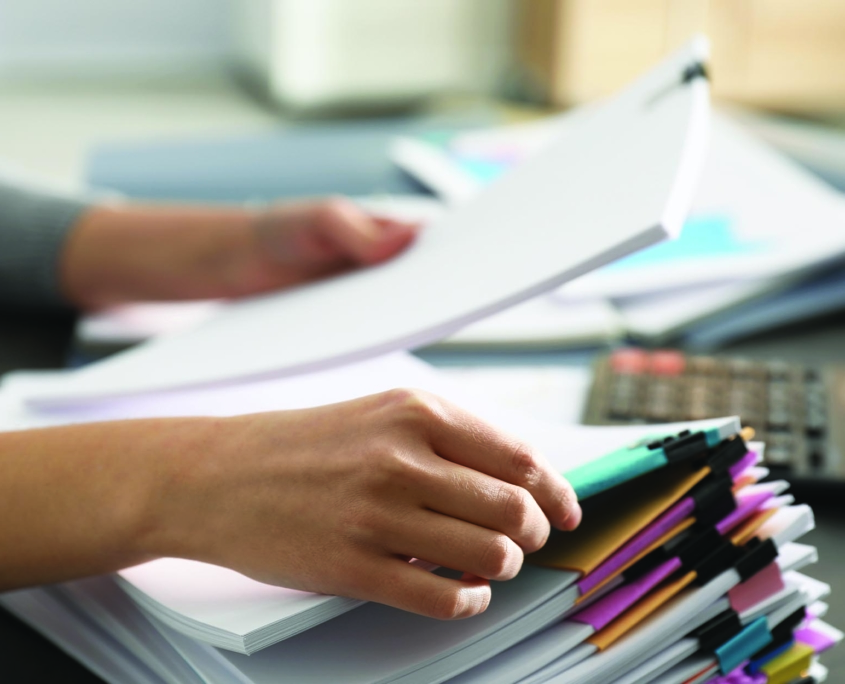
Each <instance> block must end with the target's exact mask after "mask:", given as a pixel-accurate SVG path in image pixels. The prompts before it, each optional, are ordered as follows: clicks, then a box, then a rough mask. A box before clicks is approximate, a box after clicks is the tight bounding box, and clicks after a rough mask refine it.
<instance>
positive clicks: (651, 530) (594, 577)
mask: <svg viewBox="0 0 845 684" xmlns="http://www.w3.org/2000/svg"><path fill="white" fill-rule="evenodd" d="M693 511H695V502H694V501H693V500H692V498H690V497H687V498H686V499H681V500H680V501H679V502H678V503H676V504H675V505H674V506H672V507H671V508H670V509H669V510H668V511H666V512H665V513H664V514H663V515H661V516H660V517H659V518H657V519H656V520H655V521H654V522H652V523H651V524H650V525H647V526H646V527H644V528H643V529H642V530H640V531H639V532H637V534H636V535H634V536H633V537H631V539H629V540H628V541H627V542H626V543H625V544H623V545H622V546H621V547H620V548H619V550H618V551H616V553H614V554H613V555H611V556H610V557H609V558H608V559H607V560H606V561H604V562H603V563H602V564H601V565H599V566H598V567H597V568H596V569H595V570H593V571H592V572H591V573H590V574H589V575H587V576H585V577H583V578H582V579H581V581H580V582H578V589H580V591H581V594H582V595H583V594H586V593H587V592H588V591H592V590H593V589H594V588H595V587H597V586H598V585H600V584H601V583H602V582H604V581H605V580H606V579H607V578H608V577H613V575H615V574H616V573H617V572H618V571H619V570H620V569H621V568H622V567H623V566H624V565H625V564H626V563H628V562H629V561H631V560H633V559H634V558H636V557H637V556H638V555H639V554H640V553H642V552H643V551H645V550H646V549H647V548H648V547H649V546H651V544H653V543H654V542H656V541H657V540H658V539H660V537H662V536H663V535H664V534H666V533H667V532H669V530H671V529H672V528H673V527H675V526H676V525H677V524H678V523H680V522H681V521H682V520H683V519H684V518H688V517H689V516H690V515H692V513H693Z"/></svg>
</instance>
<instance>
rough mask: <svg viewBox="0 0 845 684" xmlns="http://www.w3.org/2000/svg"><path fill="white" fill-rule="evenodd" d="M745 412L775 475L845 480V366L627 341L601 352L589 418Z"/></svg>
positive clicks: (631, 420)
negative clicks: (632, 345) (692, 351)
mask: <svg viewBox="0 0 845 684" xmlns="http://www.w3.org/2000/svg"><path fill="white" fill-rule="evenodd" d="M733 415H736V416H739V417H740V420H741V421H742V424H743V426H748V427H751V428H753V429H754V431H755V433H756V436H755V438H754V439H755V441H757V440H759V441H762V442H765V443H766V449H765V452H764V465H765V466H766V467H767V468H769V469H771V471H772V475H773V476H776V477H786V478H787V479H792V480H797V481H799V482H800V481H807V484H810V483H811V481H812V482H814V483H817V484H822V483H824V482H829V483H836V482H838V483H839V484H845V366H811V365H801V364H795V363H787V362H784V361H756V360H750V359H745V358H730V357H728V358H722V357H714V356H693V355H686V354H683V353H681V352H678V351H674V350H657V351H646V350H643V349H634V348H622V349H618V350H616V351H614V352H613V353H611V354H609V355H604V356H602V357H600V358H599V359H598V360H597V361H596V363H595V365H594V375H593V381H592V385H591V387H590V392H589V396H588V398H587V402H586V407H585V413H584V419H583V422H584V423H585V424H587V425H631V424H648V423H668V422H675V421H688V420H703V419H706V418H719V417H722V416H733Z"/></svg>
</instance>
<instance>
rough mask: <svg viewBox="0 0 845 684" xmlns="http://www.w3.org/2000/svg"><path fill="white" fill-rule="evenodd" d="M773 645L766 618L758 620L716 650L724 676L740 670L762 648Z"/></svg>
mask: <svg viewBox="0 0 845 684" xmlns="http://www.w3.org/2000/svg"><path fill="white" fill-rule="evenodd" d="M770 643H772V635H771V633H770V632H769V625H768V622H767V621H766V618H764V617H761V618H757V619H756V620H755V621H754V622H752V623H751V624H750V625H748V627H746V628H745V629H743V630H742V631H741V632H740V633H739V634H737V635H736V636H735V637H733V638H731V639H728V640H727V641H726V642H725V643H724V644H722V645H721V646H719V648H717V649H716V657H717V658H718V659H719V667H720V668H721V670H722V674H727V673H728V672H731V671H732V670H735V669H736V668H738V667H739V666H740V665H741V664H742V663H743V662H745V661H746V660H748V659H749V658H750V657H751V656H752V655H754V654H755V653H757V651H759V650H760V649H762V648H765V647H766V646H768V645H769V644H770Z"/></svg>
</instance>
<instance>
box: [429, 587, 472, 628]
mask: <svg viewBox="0 0 845 684" xmlns="http://www.w3.org/2000/svg"><path fill="white" fill-rule="evenodd" d="M430 600H431V603H430V605H429V609H428V611H427V612H428V614H429V615H430V616H431V617H433V618H437V619H438V620H455V619H457V618H459V617H462V616H463V613H464V598H463V595H462V593H461V590H460V589H458V588H451V587H450V588H449V589H444V590H442V591H441V592H440V593H438V594H435V595H433V596H432V598H431V599H430Z"/></svg>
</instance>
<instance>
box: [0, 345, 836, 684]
mask: <svg viewBox="0 0 845 684" xmlns="http://www.w3.org/2000/svg"><path fill="white" fill-rule="evenodd" d="M44 379H45V378H43V377H26V376H19V377H18V378H17V379H12V380H10V381H7V382H6V383H5V384H4V389H3V392H2V393H0V398H2V401H0V409H2V415H3V417H4V419H5V421H6V422H5V424H4V427H23V426H24V425H37V424H41V425H43V424H56V423H62V422H67V421H70V420H73V421H78V420H92V419H96V418H97V416H98V415H99V414H100V413H101V412H102V411H103V409H102V407H101V408H100V409H99V410H98V409H94V408H90V407H89V408H78V409H74V410H70V409H64V410H63V411H58V412H57V411H42V412H40V413H38V412H35V411H33V410H32V409H29V410H27V409H24V408H22V407H21V405H20V402H19V396H20V394H21V392H20V391H21V388H22V387H25V386H26V385H27V384H38V383H39V382H42V381H43V380H44ZM48 379H49V378H48ZM396 381H399V382H402V383H403V384H410V383H413V384H416V385H418V386H423V387H425V388H426V389H431V390H434V391H437V392H438V393H440V394H445V395H447V396H449V397H450V398H452V397H454V398H457V399H458V400H460V401H462V403H464V404H465V405H470V406H472V407H473V409H474V410H475V411H476V412H477V413H481V414H482V415H484V416H485V417H489V418H491V419H493V418H496V419H497V421H498V422H499V423H500V424H502V423H504V424H510V425H515V424H516V423H515V421H517V420H519V421H521V422H520V423H519V425H520V427H521V429H522V431H523V433H525V432H526V431H528V432H531V433H532V434H536V435H537V440H538V441H539V442H540V443H543V442H546V443H547V444H548V445H551V444H554V443H555V442H557V443H558V444H564V445H565V446H563V447H561V446H559V447H558V449H557V450H556V451H555V450H554V449H553V448H552V449H551V453H550V457H551V459H552V461H553V463H554V464H555V465H556V466H558V467H561V469H562V470H564V471H565V474H566V476H567V477H568V478H569V480H570V481H571V482H572V484H573V486H574V487H575V489H576V491H577V492H578V494H579V497H580V499H581V501H582V505H583V509H584V518H583V522H582V524H581V526H580V527H579V529H578V530H576V531H575V532H571V533H554V534H553V535H552V537H551V538H550V540H549V542H548V543H547V544H546V546H545V547H544V548H543V549H541V550H540V551H539V552H537V553H536V554H533V555H532V556H529V557H528V558H527V562H526V565H525V566H524V567H523V569H522V571H521V572H520V573H519V575H518V576H517V577H516V578H515V579H513V580H511V581H508V582H502V583H494V588H493V599H492V602H491V604H490V607H489V608H488V610H487V611H486V612H485V613H483V614H482V615H480V616H477V617H474V618H471V619H468V620H462V621H456V622H440V621H436V620H433V619H430V618H424V617H420V616H417V615H412V614H410V613H405V612H403V611H400V610H397V609H393V608H388V607H386V606H382V605H377V604H372V603H368V604H362V602H360V601H355V600H352V599H347V598H342V597H336V596H323V595H315V594H309V593H306V592H299V591H294V590H289V589H284V588H280V587H273V586H269V585H264V584H260V583H258V582H255V581H253V580H250V579H248V578H246V577H243V576H241V575H239V574H238V573H235V572H233V571H230V570H227V569H224V568H219V567H216V566H211V565H206V564H203V563H198V562H194V561H188V560H182V559H161V560H158V561H153V562H151V563H147V564H145V565H141V566H137V567H134V568H129V569H126V570H123V571H121V572H120V573H118V574H116V575H114V576H108V577H96V578H91V579H85V580H80V581H76V582H71V583H68V584H63V585H56V586H51V587H47V588H36V589H29V590H23V591H19V592H13V593H10V594H6V595H4V596H2V597H0V604H2V605H3V606H5V607H6V608H7V609H8V610H10V611H12V612H13V613H15V614H17V615H18V616H19V617H20V618H22V619H23V620H25V621H26V622H28V623H29V624H31V625H32V626H34V627H35V628H36V629H38V630H40V631H41V632H42V633H44V634H45V635H46V636H47V637H48V638H50V639H52V640H53V641H54V642H56V643H57V644H58V645H59V646H61V647H62V648H63V649H65V650H66V651H68V652H70V653H71V654H72V655H74V656H76V657H77V658H79V659H80V660H81V661H82V662H83V663H85V664H86V665H87V666H88V667H90V668H91V669H92V670H93V671H95V672H97V673H98V674H99V675H100V676H102V677H103V678H104V679H106V680H107V681H110V682H138V683H141V682H144V683H152V682H208V683H210V682H233V683H235V682H237V683H239V684H241V683H244V682H253V683H254V684H263V683H265V682H266V683H270V682H277V681H285V682H350V683H351V682H361V683H364V682H372V683H375V682H379V683H381V682H408V683H410V682H419V683H420V684H423V683H425V684H429V683H431V682H443V681H452V682H455V683H456V684H457V683H458V682H460V683H461V684H468V683H469V682H479V683H481V682H484V683H488V682H502V683H504V682H572V683H575V682H585V683H586V682H596V683H602V684H603V683H605V682H631V683H633V682H649V681H659V682H678V683H679V684H680V683H681V682H693V681H694V682H698V681H702V682H704V681H711V680H714V679H716V678H718V677H723V676H728V675H731V676H737V675H736V672H737V671H740V670H741V671H742V672H745V673H747V674H748V675H749V676H750V677H752V679H749V680H748V681H753V682H757V681H759V682H790V681H792V680H793V679H795V678H797V677H798V676H799V675H801V676H803V675H802V673H806V672H811V671H815V672H816V674H817V675H819V673H820V672H821V668H820V666H819V665H818V664H817V661H816V658H817V655H818V653H820V652H821V651H823V650H825V649H827V648H829V647H830V646H832V645H833V644H835V643H836V642H838V641H839V640H840V639H841V637H842V634H841V633H840V632H839V631H837V630H836V629H834V628H832V627H830V626H828V625H826V624H825V623H823V622H821V621H820V617H821V616H822V615H823V614H824V611H825V606H824V604H823V603H821V599H823V598H824V596H825V595H826V594H827V593H828V592H829V590H830V588H829V587H828V586H827V585H825V584H823V583H821V582H818V581H816V580H813V579H811V578H809V577H807V576H806V575H803V574H801V572H799V571H800V570H801V569H803V568H804V567H805V566H807V565H809V564H811V563H812V562H813V561H814V560H815V559H816V551H815V549H814V548H812V547H809V546H806V545H803V544H801V543H799V542H798V540H799V539H800V537H801V536H802V535H803V534H804V533H806V532H808V531H809V530H810V529H812V527H813V516H812V512H811V510H810V509H809V508H808V507H806V506H800V505H793V503H792V498H791V497H790V496H789V495H788V494H787V493H786V489H787V484H786V483H785V482H781V481H773V482H760V480H761V479H763V478H765V477H766V475H767V471H766V470H765V469H764V468H762V467H760V466H759V465H758V462H759V460H760V457H761V454H762V451H763V449H764V445H762V444H760V443H755V442H753V441H749V440H750V438H751V435H750V434H748V433H747V432H746V433H742V432H740V426H739V423H738V421H737V420H736V419H723V420H719V421H711V422H709V423H702V424H691V425H689V426H687V427H685V428H684V429H679V428H681V427H684V426H678V425H671V426H643V427H637V428H589V427H561V426H545V428H543V426H541V425H540V424H539V423H538V422H532V421H531V420H530V419H526V418H518V419H517V418H516V417H514V416H509V415H505V414H504V412H500V413H498V414H496V411H497V409H495V408H492V407H488V406H485V405H484V404H483V402H480V400H475V399H473V398H472V397H468V396H460V389H459V388H458V389H452V388H450V387H449V386H448V385H447V384H446V381H445V380H444V379H442V378H441V377H440V376H439V375H438V374H437V373H436V371H434V370H433V369H430V368H428V367H427V366H425V365H424V364H423V363H422V362H419V361H415V360H413V359H411V358H410V357H407V356H405V355H394V356H392V357H386V358H384V359H376V360H373V361H368V362H364V363H362V364H357V365H353V366H350V367H347V368H345V369H342V370H338V371H332V372H324V373H316V374H312V375H310V376H305V377H302V378H293V379H288V380H270V381H263V382H259V383H251V384H247V385H245V386H244V387H242V388H240V395H239V391H238V389H237V388H236V389H234V390H233V389H232V388H226V389H217V390H211V389H206V390H196V391H193V392H185V393H182V394H181V395H175V396H171V397H169V398H159V400H158V401H152V400H150V401H149V402H148V403H144V402H143V401H133V402H128V403H126V402H124V403H122V404H119V405H118V406H119V407H118V408H115V406H114V405H111V407H110V411H108V412H106V417H108V418H115V417H133V416H143V415H150V414H153V413H154V412H156V413H158V414H159V415H161V414H165V415H167V414H170V413H173V412H175V411H176V410H177V408H176V407H177V406H178V408H179V410H180V412H181V413H183V414H200V413H208V412H210V411H213V410H214V408H215V407H216V410H217V412H218V413H225V412H226V409H225V407H224V404H225V405H228V407H229V409H230V410H231V411H232V412H234V411H235V410H236V409H234V408H232V407H233V406H237V405H238V404H239V399H240V396H245V395H250V396H251V397H252V401H253V406H251V407H249V408H256V407H257V406H258V405H259V404H261V403H262V402H263V403H264V405H265V407H266V406H269V405H271V402H272V405H274V406H279V405H281V406H290V405H294V404H295V403H296V402H297V401H298V402H303V401H304V402H305V403H309V402H310V401H315V400H319V401H322V400H324V399H333V398H337V397H342V396H344V392H345V393H346V394H347V395H354V394H361V393H369V392H371V391H374V390H377V389H379V387H380V386H382V385H384V386H388V385H389V383H391V382H396ZM338 393H340V394H338ZM456 393H457V394H458V396H455V395H456ZM303 397H305V398H304V399H303ZM168 402H170V404H168ZM153 405H154V406H155V408H153ZM544 429H545V432H544V431H543V430H544ZM614 444H615V445H616V447H617V448H612V447H611V446H610V445H614ZM546 448H547V451H548V450H549V447H548V446H547V447H546ZM566 464H575V465H574V466H571V467H568V468H567V467H566ZM435 571H436V572H449V571H448V570H444V569H438V570H435ZM814 668H815V670H814ZM753 677H756V679H753ZM725 681H733V680H730V679H728V680H725ZM736 681H744V680H736Z"/></svg>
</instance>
